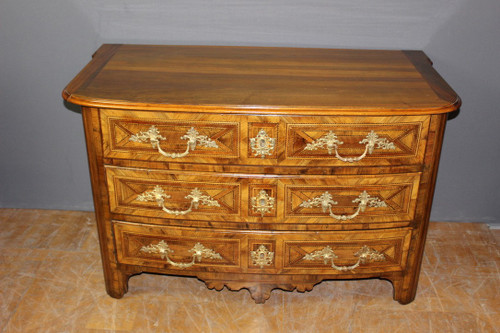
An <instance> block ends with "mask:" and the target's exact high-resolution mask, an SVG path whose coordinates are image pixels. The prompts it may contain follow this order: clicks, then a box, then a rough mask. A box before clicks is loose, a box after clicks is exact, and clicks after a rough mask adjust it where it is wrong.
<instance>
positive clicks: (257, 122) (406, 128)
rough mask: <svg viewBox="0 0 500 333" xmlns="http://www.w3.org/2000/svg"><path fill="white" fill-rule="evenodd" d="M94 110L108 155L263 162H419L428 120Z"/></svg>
mask: <svg viewBox="0 0 500 333" xmlns="http://www.w3.org/2000/svg"><path fill="white" fill-rule="evenodd" d="M100 112H101V116H100V117H101V126H102V133H103V144H104V156H105V157H108V158H119V159H132V160H143V161H161V162H189V163H221V162H224V163H230V164H245V165H270V166H375V165H376V166H381V165H383V166H390V165H409V164H419V163H421V162H422V161H423V154H424V151H425V145H426V141H427V134H428V129H429V120H430V116H398V117H395V116H393V117H368V116H359V117H345V116H344V117H341V116H336V117H314V116H311V117H303V116H302V117H293V116H282V117H278V116H247V115H240V116H238V115H216V114H196V113H182V112H179V113H177V112H145V111H121V110H107V109H102V110H101V111H100Z"/></svg>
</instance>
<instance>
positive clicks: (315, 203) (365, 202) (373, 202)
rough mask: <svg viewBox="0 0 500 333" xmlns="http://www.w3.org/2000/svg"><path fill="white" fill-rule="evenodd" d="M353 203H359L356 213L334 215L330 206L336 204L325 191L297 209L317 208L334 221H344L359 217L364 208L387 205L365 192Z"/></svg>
mask: <svg viewBox="0 0 500 333" xmlns="http://www.w3.org/2000/svg"><path fill="white" fill-rule="evenodd" d="M352 202H353V203H359V204H358V208H357V209H356V211H355V212H354V213H353V214H351V215H336V214H334V213H333V212H332V205H336V204H337V203H338V202H336V201H334V200H333V196H332V195H331V194H330V193H328V191H326V192H325V193H323V194H322V195H320V196H317V197H315V198H312V199H310V200H306V201H304V202H302V203H301V204H300V206H299V207H304V208H311V207H319V206H321V209H322V210H323V213H326V211H327V210H328V211H329V212H330V216H331V217H333V218H334V219H336V220H341V221H346V220H351V219H353V218H355V217H356V216H358V215H359V213H361V212H364V211H365V209H366V207H367V206H369V207H387V204H386V203H385V202H384V201H382V200H380V199H379V198H376V197H371V196H370V195H369V194H368V193H367V192H366V191H363V192H362V193H361V194H360V195H359V196H358V197H357V198H356V199H354V200H353V201H352Z"/></svg>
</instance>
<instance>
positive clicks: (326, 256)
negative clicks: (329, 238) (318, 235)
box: [304, 245, 385, 271]
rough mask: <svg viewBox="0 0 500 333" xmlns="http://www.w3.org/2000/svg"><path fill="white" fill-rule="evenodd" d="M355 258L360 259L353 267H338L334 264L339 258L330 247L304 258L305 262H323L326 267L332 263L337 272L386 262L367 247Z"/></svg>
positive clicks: (376, 252)
mask: <svg viewBox="0 0 500 333" xmlns="http://www.w3.org/2000/svg"><path fill="white" fill-rule="evenodd" d="M354 256H355V257H358V261H357V262H356V263H355V264H354V265H351V266H337V265H335V263H334V260H335V259H337V258H338V256H337V255H336V254H335V253H334V252H333V250H332V248H331V247H330V246H326V247H324V248H323V249H321V250H318V251H314V252H312V253H308V254H306V255H305V256H304V260H311V261H312V260H323V262H324V263H325V265H327V264H328V262H329V261H330V262H331V265H332V268H333V269H336V270H337V271H351V270H353V269H355V268H357V267H359V265H361V264H366V263H368V262H371V261H385V255H384V254H383V253H380V252H378V251H376V250H374V249H371V248H369V247H368V246H366V245H363V247H362V248H361V249H360V250H359V251H358V252H356V253H355V254H354Z"/></svg>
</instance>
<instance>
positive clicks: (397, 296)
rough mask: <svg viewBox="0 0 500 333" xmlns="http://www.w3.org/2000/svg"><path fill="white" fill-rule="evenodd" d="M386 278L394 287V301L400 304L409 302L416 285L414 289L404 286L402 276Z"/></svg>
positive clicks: (412, 297) (413, 296)
mask: <svg viewBox="0 0 500 333" xmlns="http://www.w3.org/2000/svg"><path fill="white" fill-rule="evenodd" d="M386 279H387V280H389V281H391V283H392V286H393V288H394V294H393V298H394V300H395V301H398V302H399V303H400V304H403V305H405V304H408V303H411V302H412V301H413V300H414V299H415V294H416V287H415V288H414V289H409V288H405V287H404V286H405V283H404V280H405V279H404V277H400V278H386ZM410 285H413V284H410ZM415 286H416V284H415Z"/></svg>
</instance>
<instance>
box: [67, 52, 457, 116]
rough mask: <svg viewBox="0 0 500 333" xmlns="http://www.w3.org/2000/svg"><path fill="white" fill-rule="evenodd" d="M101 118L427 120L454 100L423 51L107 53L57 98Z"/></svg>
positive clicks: (453, 104)
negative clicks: (161, 114) (100, 110)
mask: <svg viewBox="0 0 500 333" xmlns="http://www.w3.org/2000/svg"><path fill="white" fill-rule="evenodd" d="M63 97H64V98H65V99H66V100H67V101H69V102H72V103H75V104H79V105H83V106H91V107H106V108H122V109H139V110H179V111H196V112H204V111H207V112H220V113H224V112H230V113H235V112H245V113H273V114H280V113H289V112H292V113H295V114H325V115H328V114H331V113H333V112H335V113H336V114H347V115H353V114H373V113H377V114H431V113H443V112H449V111H453V110H455V109H457V108H458V107H459V106H460V99H459V97H458V96H457V95H456V93H455V92H454V91H453V90H452V89H451V88H450V87H449V86H448V84H447V83H446V82H445V81H444V80H443V79H442V78H441V77H440V76H439V74H438V73H437V72H436V71H435V70H434V69H433V68H432V64H431V63H430V61H429V59H428V58H427V57H426V56H425V54H424V53H423V52H421V51H381V50H337V49H312V48H271V47H229V46H226V47H220V46H166V45H164V46H159V45H120V44H116V45H115V44H105V45H103V46H101V48H100V49H99V50H98V51H97V52H96V53H95V55H94V57H93V59H92V61H91V62H90V63H89V64H88V65H87V66H86V67H85V68H84V69H83V70H82V71H81V72H80V73H79V74H78V75H77V76H76V77H75V78H74V79H73V81H71V83H70V84H69V85H68V86H67V87H66V88H65V89H64V91H63Z"/></svg>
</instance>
